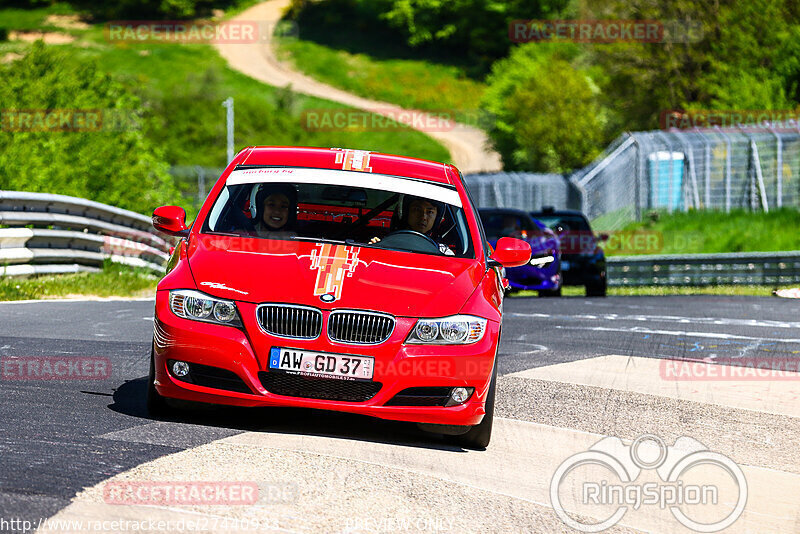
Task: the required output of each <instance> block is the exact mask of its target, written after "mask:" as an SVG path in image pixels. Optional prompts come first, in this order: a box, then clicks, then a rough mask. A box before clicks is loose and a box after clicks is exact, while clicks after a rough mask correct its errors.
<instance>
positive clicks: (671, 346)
mask: <svg viewBox="0 0 800 534" xmlns="http://www.w3.org/2000/svg"><path fill="white" fill-rule="evenodd" d="M152 311H153V303H152V301H100V302H97V301H91V302H70V301H64V302H52V301H51V302H26V303H2V304H0V317H1V318H2V319H0V357H2V358H3V359H4V361H5V360H7V359H8V358H9V357H12V358H13V357H50V356H87V357H97V358H100V359H107V360H103V361H107V362H108V363H109V366H110V375H109V376H108V377H106V378H101V379H95V380H80V381H75V380H72V381H45V380H11V379H3V380H0V395H2V399H3V402H2V404H0V436H2V437H0V473H2V475H0V519H4V518H5V519H9V518H16V519H20V520H29V521H33V522H34V524H35V522H37V521H38V520H39V519H40V518H46V517H49V516H52V515H54V514H55V513H56V512H58V511H59V510H61V509H63V508H64V507H66V506H67V505H68V504H69V503H70V500H71V499H72V498H73V497H74V496H75V495H76V493H78V492H80V491H81V490H82V489H83V488H86V487H90V486H94V485H96V484H99V483H100V482H102V481H103V480H106V479H108V478H110V477H112V476H114V475H117V474H119V473H122V472H124V471H127V470H129V469H132V468H134V467H135V466H138V465H140V464H142V463H144V462H148V461H150V460H154V459H156V458H159V457H163V456H165V455H169V454H172V453H176V452H179V451H182V450H186V449H190V448H193V447H197V446H198V445H202V444H205V443H209V442H212V441H215V440H219V439H221V438H225V437H229V436H234V435H237V434H241V433H244V432H261V433H266V434H278V433H280V434H288V435H307V434H312V435H319V436H336V437H338V438H341V439H342V440H353V441H354V442H356V441H357V442H360V443H379V444H400V445H411V446H414V447H434V448H435V447H436V446H438V445H437V443H438V442H437V441H436V439H435V438H430V437H428V436H427V435H424V434H422V433H420V432H419V431H418V430H417V429H416V427H414V426H413V425H409V424H402V423H392V422H385V421H379V420H372V419H369V418H364V417H359V416H351V415H340V414H326V413H320V412H316V411H305V410H260V409H259V410H236V409H210V410H202V411H199V412H194V413H191V414H188V415H187V416H185V417H182V418H181V419H180V420H179V421H174V422H159V423H156V422H154V421H152V420H150V419H148V417H147V415H146V414H145V410H144V404H143V396H144V389H145V376H146V374H147V365H148V356H149V347H150V339H151V336H152ZM504 321H505V322H504V331H503V339H502V346H501V352H500V360H499V362H500V367H499V370H500V374H501V376H503V378H504V380H501V382H500V388H499V395H498V408H497V415H499V416H501V417H505V418H509V419H514V420H520V421H529V422H534V423H545V424H552V425H555V426H556V427H558V426H564V425H565V423H564V418H567V417H568V418H570V420H571V423H570V426H571V427H573V428H582V429H585V430H586V431H594V432H601V433H602V432H609V431H610V430H613V429H610V428H608V426H606V427H602V428H598V427H597V424H596V420H595V419H594V418H595V415H593V412H592V410H585V411H584V413H581V411H580V410H579V408H578V407H576V406H572V407H570V403H572V404H573V405H574V404H575V403H583V404H584V405H585V404H586V403H593V404H594V405H595V406H599V407H601V408H603V409H606V410H607V409H611V406H612V404H613V405H616V404H619V403H623V404H624V403H626V402H627V403H628V404H630V402H632V401H629V400H626V397H624V395H622V394H620V395H619V396H617V397H615V398H614V399H610V398H609V397H608V396H606V397H599V398H597V397H595V398H589V397H591V395H594V394H596V392H595V391H594V390H592V389H591V388H588V389H587V388H583V389H575V388H578V386H574V387H573V386H570V387H571V388H573V389H563V388H562V389H561V390H559V391H555V390H554V391H550V389H551V388H550V385H548V383H546V382H537V381H536V380H527V381H523V380H522V379H519V378H514V377H509V376H508V375H510V374H512V373H518V372H522V371H525V370H530V369H537V368H541V367H545V366H551V365H554V364H560V363H565V362H573V361H577V360H583V359H587V358H594V357H601V356H605V355H620V356H636V357H644V358H693V359H698V360H703V361H708V362H713V361H724V362H726V363H727V362H728V359H732V360H735V359H738V358H746V357H753V356H759V355H761V356H767V355H768V356H769V357H770V358H775V359H784V358H790V359H793V358H800V328H798V327H800V301H792V300H784V299H776V298H755V297H714V296H695V297H686V296H676V297H609V298H602V299H599V298H595V299H588V298H563V299H538V298H511V299H507V300H506V310H505V320H504ZM586 395H588V396H589V397H585V396H586ZM686 409H688V408H686ZM719 409H721V410H724V408H719ZM564 410H567V411H569V412H570V413H565V412H564ZM637 416H643V417H644V415H643V414H638V415H637ZM559 417H561V419H559ZM776 417H777V416H776ZM767 419H768V418H767ZM761 421H762V422H763V418H762V419H761ZM674 424H676V425H678V426H681V425H683V426H685V427H689V426H691V425H690V424H689V423H685V424H684V423H681V422H677V423H674ZM775 427H776V428H777V430H776V432H777V433H778V434H780V432H781V429H784V431H785V429H786V427H787V425H786V423H785V421H783V420H780V421H779V420H776V421H775ZM701 431H702V429H697V432H701ZM776 435H777V434H776ZM131 436H136V437H135V439H134V438H131ZM795 437H796V435H795ZM776 439H777V440H778V441H780V440H781V439H785V440H792V439H794V438H792V435H791V434H789V435H786V436H784V437H783V438H781V436H780V435H777V437H776ZM787 443H788V441H787ZM786 461H787V462H789V463H791V462H792V460H790V459H787V460H786ZM793 465H794V464H793ZM4 530H5V531H15V529H13V528H6V529H4ZM16 531H21V530H19V529H18V530H16Z"/></svg>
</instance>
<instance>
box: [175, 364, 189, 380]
mask: <svg viewBox="0 0 800 534" xmlns="http://www.w3.org/2000/svg"><path fill="white" fill-rule="evenodd" d="M172 374H173V375H175V376H177V377H178V378H183V377H184V376H186V375H188V374H189V364H188V363H186V362H174V363H173V364H172Z"/></svg>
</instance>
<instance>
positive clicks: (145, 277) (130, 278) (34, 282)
mask: <svg viewBox="0 0 800 534" xmlns="http://www.w3.org/2000/svg"><path fill="white" fill-rule="evenodd" d="M160 279H161V278H160V277H159V276H158V275H157V274H155V273H153V272H152V271H149V270H144V269H135V268H132V267H128V266H125V265H120V264H117V263H112V262H111V261H106V263H105V265H104V266H103V270H102V271H100V272H97V273H75V274H59V275H52V276H39V277H33V278H12V277H2V278H0V301H8V300H34V299H46V298H66V297H76V296H82V297H151V296H153V295H154V294H155V290H156V284H157V283H158V281H159V280H160Z"/></svg>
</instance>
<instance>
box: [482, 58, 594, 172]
mask: <svg viewBox="0 0 800 534" xmlns="http://www.w3.org/2000/svg"><path fill="white" fill-rule="evenodd" d="M578 56H579V49H578V48H577V47H576V46H575V45H570V44H561V43H559V44H556V43H544V44H541V43H530V44H527V45H523V46H520V47H517V48H516V49H514V51H513V52H512V54H511V55H510V56H509V57H508V58H507V59H504V60H501V61H498V62H497V63H496V64H495V65H494V67H493V69H492V74H491V76H490V77H489V80H488V81H489V88H488V89H487V91H486V95H485V98H484V105H485V108H486V109H487V111H489V112H490V114H491V115H492V116H493V117H494V124H493V125H492V127H491V128H490V130H489V135H490V136H491V138H492V141H493V143H494V146H495V148H496V149H497V151H498V152H500V154H501V156H502V157H503V163H504V165H505V167H506V168H508V169H520V170H530V171H542V172H567V171H570V170H572V169H575V168H578V167H582V166H584V165H586V164H587V163H589V162H590V161H591V160H592V158H593V157H594V156H595V155H597V153H598V152H599V149H600V145H601V143H602V142H603V141H604V135H605V130H604V128H605V123H606V116H605V114H604V112H603V110H602V108H601V107H600V105H599V104H598V101H597V97H598V89H597V86H596V84H595V83H594V82H593V80H592V78H591V77H590V75H589V72H588V71H587V70H584V69H578V68H575V66H573V63H575V62H576V61H577V59H578Z"/></svg>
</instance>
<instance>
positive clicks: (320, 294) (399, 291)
mask: <svg viewBox="0 0 800 534" xmlns="http://www.w3.org/2000/svg"><path fill="white" fill-rule="evenodd" d="M188 258H189V267H190V269H191V272H192V275H193V277H194V280H195V283H196V284H197V288H198V289H199V290H200V291H203V292H204V293H208V294H210V295H213V296H216V297H220V298H225V299H231V300H239V301H246V302H256V303H258V302H281V303H295V304H303V305H307V306H315V307H317V308H321V309H333V308H353V309H368V310H376V311H383V312H386V313H390V314H392V315H396V316H401V317H402V316H408V317H441V316H445V315H450V314H454V313H458V312H459V310H460V309H461V307H462V306H463V305H464V304H465V303H466V301H467V299H468V298H469V297H470V295H472V293H473V292H474V290H475V288H476V287H477V285H478V284H479V283H480V280H481V278H482V276H483V274H484V272H483V270H482V269H481V264H480V262H478V261H477V260H470V259H462V258H452V257H447V256H434V255H426V254H414V253H409V252H397V251H390V250H382V249H378V248H370V247H356V246H346V245H339V244H327V243H326V244H323V243H313V242H304V241H278V240H268V239H255V238H238V237H228V236H208V235H201V236H199V237H198V236H193V237H192V239H190V242H189V248H188ZM326 295H332V297H329V296H326ZM331 298H334V299H335V300H332V301H331V302H325V300H331Z"/></svg>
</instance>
